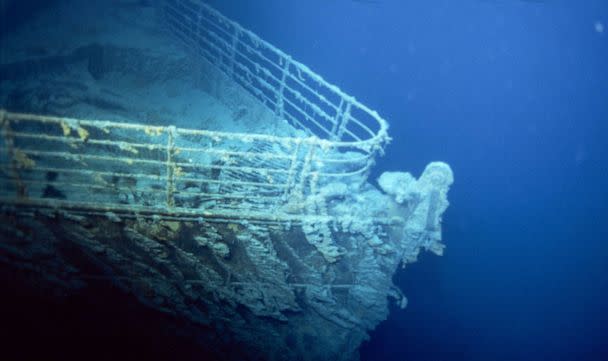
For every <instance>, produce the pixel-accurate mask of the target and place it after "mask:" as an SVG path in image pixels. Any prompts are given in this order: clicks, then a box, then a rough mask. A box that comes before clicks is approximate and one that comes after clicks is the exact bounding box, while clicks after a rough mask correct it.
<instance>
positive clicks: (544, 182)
mask: <svg viewBox="0 0 608 361" xmlns="http://www.w3.org/2000/svg"><path fill="white" fill-rule="evenodd" d="M212 3H213V4H214V6H217V7H218V8H219V9H220V10H221V11H223V12H224V13H225V14H227V15H228V16H230V17H233V18H236V19H237V20H238V21H240V22H242V23H243V24H245V26H247V27H249V28H252V29H253V30H254V31H255V32H257V33H259V34H260V35H261V36H262V37H263V38H265V39H267V40H269V41H270V42H272V43H274V44H276V45H277V46H279V47H280V48H282V49H284V50H285V51H287V52H288V53H290V54H292V55H293V56H294V57H296V58H297V59H299V60H301V61H302V62H304V63H305V64H307V65H309V66H311V67H312V68H313V69H314V70H315V71H317V72H319V73H320V74H322V75H324V76H325V77H326V78H327V79H328V80H329V81H331V82H333V83H336V84H339V85H340V86H341V87H342V88H344V89H345V90H347V91H348V92H350V93H352V94H354V95H355V96H357V98H358V99H360V100H362V101H363V102H364V103H366V104H369V105H370V106H371V107H373V108H374V109H377V110H378V111H379V112H380V113H381V114H382V115H383V116H384V117H386V118H387V119H388V120H389V121H390V123H391V135H392V136H393V142H392V144H391V145H390V146H389V147H388V149H387V154H386V156H384V158H382V159H381V160H380V161H379V162H378V164H377V166H376V171H377V172H381V171H384V170H410V171H413V172H415V173H417V174H419V173H420V172H421V171H422V169H423V167H424V165H425V164H426V163H427V162H429V161H433V160H443V161H446V162H448V163H450V165H451V166H452V168H453V169H454V172H455V179H456V182H455V184H454V186H453V187H452V190H451V191H450V194H449V198H450V202H451V206H450V208H449V209H448V211H447V213H446V215H445V219H444V232H445V233H444V239H445V242H446V244H447V249H446V253H445V255H444V257H442V258H437V257H435V256H433V255H430V254H427V255H424V256H423V257H421V259H420V262H419V263H417V264H413V265H411V266H408V268H407V269H405V270H403V271H402V272H400V273H399V274H398V275H397V276H396V281H397V282H398V284H399V285H400V286H401V288H402V289H403V290H404V292H405V293H406V294H407V295H408V297H409V301H410V302H409V306H408V308H407V310H406V311H400V310H398V309H394V310H393V312H392V313H391V316H390V319H389V320H388V321H386V322H385V323H383V324H381V325H380V326H379V327H378V328H377V329H376V330H375V331H374V332H373V333H372V338H371V340H370V341H369V342H368V343H367V344H365V345H364V346H363V348H362V351H361V355H362V360H405V359H407V360H485V361H487V360H505V361H506V360H540V359H544V360H575V359H576V360H605V359H607V358H606V356H605V355H608V345H607V343H606V339H607V335H608V326H607V325H608V316H607V315H608V303H607V302H606V301H607V298H606V295H607V293H608V281H607V279H608V229H607V228H608V227H607V222H608V160H607V157H608V2H606V1H603V0H585V1H567V0H553V1H552V0H546V1H538V2H531V1H519V0H494V1H493V0H444V1H441V0H424V1H423V0H416V1H398V0H378V1H375V2H359V1H347V0H332V1H326V0H313V1H305V2H304V1H282V0H266V1H263V2H257V1H256V2H254V1H223V0H222V1H219V0H217V1H214V2H212Z"/></svg>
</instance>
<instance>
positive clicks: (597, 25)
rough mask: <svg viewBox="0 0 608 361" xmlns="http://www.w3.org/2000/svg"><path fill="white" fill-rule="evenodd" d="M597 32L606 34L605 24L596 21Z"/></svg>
mask: <svg viewBox="0 0 608 361" xmlns="http://www.w3.org/2000/svg"><path fill="white" fill-rule="evenodd" d="M593 26H594V28H595V31H596V32H597V33H600V34H601V33H603V32H604V24H602V22H601V21H596V22H595V24H593Z"/></svg>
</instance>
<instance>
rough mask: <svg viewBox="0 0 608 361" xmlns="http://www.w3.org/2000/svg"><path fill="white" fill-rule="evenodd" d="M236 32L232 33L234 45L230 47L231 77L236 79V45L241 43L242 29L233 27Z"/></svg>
mask: <svg viewBox="0 0 608 361" xmlns="http://www.w3.org/2000/svg"><path fill="white" fill-rule="evenodd" d="M233 30H234V33H233V34H232V44H231V45H232V46H231V48H230V67H229V69H230V78H231V79H234V64H235V63H236V47H237V46H238V44H239V35H240V34H239V33H240V30H239V29H238V28H236V27H234V28H233Z"/></svg>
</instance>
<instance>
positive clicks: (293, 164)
mask: <svg viewBox="0 0 608 361" xmlns="http://www.w3.org/2000/svg"><path fill="white" fill-rule="evenodd" d="M295 142H296V146H295V149H294V151H293V153H292V155H291V159H290V164H289V171H288V172H287V181H286V182H285V192H284V193H283V201H284V202H287V201H289V199H288V198H289V195H290V194H291V193H292V191H293V188H294V185H295V179H296V169H297V168H298V163H299V162H298V157H299V155H300V146H301V145H302V141H301V139H296V140H295Z"/></svg>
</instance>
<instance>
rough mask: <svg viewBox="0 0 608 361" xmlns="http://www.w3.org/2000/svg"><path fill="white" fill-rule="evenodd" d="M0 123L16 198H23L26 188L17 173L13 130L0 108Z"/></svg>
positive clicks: (4, 112) (17, 166)
mask: <svg viewBox="0 0 608 361" xmlns="http://www.w3.org/2000/svg"><path fill="white" fill-rule="evenodd" d="M0 125H2V132H3V133H4V141H5V142H6V153H7V157H8V160H9V172H10V176H11V178H12V179H13V181H14V182H15V191H16V193H17V194H16V196H17V198H23V197H25V195H26V188H25V185H24V184H23V182H22V181H21V177H20V175H19V171H18V169H19V164H18V162H17V160H16V159H15V140H14V137H13V130H12V129H11V126H10V122H9V120H8V117H7V115H6V110H4V109H1V110H0Z"/></svg>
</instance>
